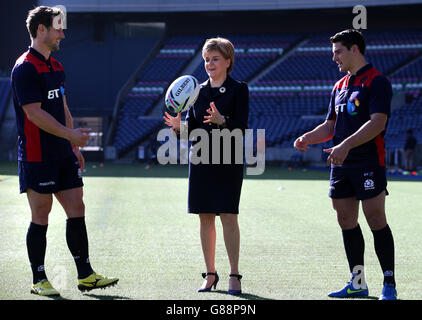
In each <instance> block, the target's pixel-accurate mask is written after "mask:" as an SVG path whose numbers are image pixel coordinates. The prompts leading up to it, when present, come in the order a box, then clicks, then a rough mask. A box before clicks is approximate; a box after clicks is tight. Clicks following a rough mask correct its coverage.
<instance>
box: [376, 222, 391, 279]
mask: <svg viewBox="0 0 422 320" xmlns="http://www.w3.org/2000/svg"><path fill="white" fill-rule="evenodd" d="M372 234H373V235H374V246H375V252H376V254H377V257H378V260H379V262H380V264H381V269H382V272H383V273H384V283H392V284H393V285H394V286H396V282H395V278H394V239H393V234H392V233H391V229H390V227H389V226H388V224H387V225H386V226H385V227H384V228H383V229H381V230H377V231H374V230H372Z"/></svg>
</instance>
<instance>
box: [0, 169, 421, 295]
mask: <svg viewBox="0 0 422 320" xmlns="http://www.w3.org/2000/svg"><path fill="white" fill-rule="evenodd" d="M187 174H188V171H187V167H181V166H176V165H173V166H171V165H169V166H152V167H151V168H147V167H146V166H145V164H141V163H139V164H131V165H123V164H120V165H117V164H110V163H105V165H104V167H100V165H99V164H98V163H88V164H87V171H86V173H85V177H84V183H85V186H84V200H85V205H86V221H87V228H88V236H89V241H90V260H91V263H92V266H93V268H94V269H95V270H96V271H97V272H98V273H100V274H103V275H106V276H116V277H119V278H120V281H119V283H118V285H117V286H115V287H113V288H109V289H106V290H98V291H95V290H94V291H91V292H89V293H85V294H82V293H80V292H79V291H78V289H77V281H76V277H77V275H76V268H75V265H74V262H73V258H72V257H71V255H70V252H69V250H68V248H67V245H66V240H65V214H64V212H63V210H62V208H61V207H60V205H59V204H58V203H57V202H56V201H55V202H54V205H53V209H52V212H51V213H50V221H49V228H48V233H47V239H48V244H47V254H46V261H45V264H46V270H47V275H48V277H49V279H50V281H51V282H52V283H53V285H54V286H55V287H56V289H58V290H59V291H60V293H61V295H62V298H63V299H71V300H87V299H92V300H97V299H122V300H126V299H131V300H132V299H135V300H201V299H209V300H214V299H215V300H225V299H235V300H244V299H247V300H254V299H257V300H261V299H269V300H287V299H289V300H290V299H293V300H299V299H304V300H315V299H317V300H320V299H329V298H327V294H328V293H329V292H331V291H333V290H337V289H340V288H341V287H343V286H344V285H345V283H346V282H347V281H348V279H349V272H348V266H347V261H346V257H345V253H344V249H343V243H342V236H341V232H340V229H339V227H338V225H337V221H336V217H335V214H334V211H333V209H332V207H331V201H330V199H329V198H328V196H327V193H328V172H327V171H312V170H308V171H306V170H302V169H292V170H287V169H280V168H276V167H272V168H270V167H267V169H266V172H265V173H264V174H263V175H262V176H256V177H246V178H245V180H244V184H243V189H242V197H241V202H240V216H239V224H240V231H241V249H240V272H241V274H243V279H242V289H243V292H244V294H242V295H241V296H239V297H233V296H230V295H228V294H227V293H226V292H227V289H228V274H229V264H228V259H227V255H226V250H225V246H224V241H223V236H222V228H221V223H220V221H219V219H218V218H217V249H216V267H217V271H218V273H219V275H220V282H219V284H218V286H217V291H213V292H212V293H202V294H199V293H197V292H196V289H197V288H198V287H199V286H200V285H201V283H202V278H201V272H204V271H205V266H204V261H203V257H202V250H201V246H200V240H199V219H198V217H197V216H195V215H188V214H187V213H186V206H187V182H188V181H187ZM0 180H1V181H0V200H1V201H0V219H1V223H0V234H1V235H2V241H1V242H0V288H1V290H0V300H16V299H24V300H28V299H41V300H43V299H44V300H45V299H48V298H43V297H38V296H35V295H31V294H30V293H29V290H30V285H31V280H32V276H31V271H30V267H29V261H28V258H27V252H26V245H25V237H26V231H27V228H28V225H29V220H30V212H29V206H28V204H27V200H26V195H24V194H22V195H20V194H19V192H18V190H19V181H18V177H17V165H16V164H15V163H1V164H0ZM204 183H206V181H204ZM388 190H389V192H390V195H389V196H388V197H387V202H386V208H387V219H388V223H389V225H390V227H391V229H392V231H393V235H394V238H395V247H396V281H397V290H398V294H399V298H400V299H420V298H421V291H420V288H421V287H422V280H421V279H422V277H421V276H420V266H421V265H422V251H421V250H420V230H421V229H422V214H421V213H422V204H421V201H420V200H421V194H422V192H421V191H422V182H421V181H411V180H397V179H396V180H394V179H389V185H388ZM359 221H360V224H361V227H362V230H363V233H364V237H365V240H366V251H365V266H366V280H367V283H368V285H369V294H370V296H371V297H373V298H374V299H375V298H378V296H379V295H380V293H381V290H382V272H381V268H380V266H379V264H378V260H377V258H376V255H375V251H374V247H373V238H372V233H371V231H370V230H369V228H368V226H367V224H366V221H365V218H364V216H363V214H362V213H361V214H360V219H359Z"/></svg>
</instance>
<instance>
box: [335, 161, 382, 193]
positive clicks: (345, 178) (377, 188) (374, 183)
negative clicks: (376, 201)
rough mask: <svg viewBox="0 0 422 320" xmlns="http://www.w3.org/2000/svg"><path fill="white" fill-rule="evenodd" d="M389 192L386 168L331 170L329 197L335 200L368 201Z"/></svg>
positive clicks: (340, 168) (337, 168) (336, 168)
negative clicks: (350, 198) (353, 199)
mask: <svg viewBox="0 0 422 320" xmlns="http://www.w3.org/2000/svg"><path fill="white" fill-rule="evenodd" d="M383 191H385V192H386V195H388V191H387V176H386V172H385V167H375V168H342V167H334V168H331V174H330V191H329V196H330V198H333V199H341V198H349V197H356V199H357V200H366V199H371V198H374V197H376V196H378V195H379V194H380V193H381V192H383Z"/></svg>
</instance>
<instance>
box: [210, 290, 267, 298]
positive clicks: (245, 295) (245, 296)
mask: <svg viewBox="0 0 422 320" xmlns="http://www.w3.org/2000/svg"><path fill="white" fill-rule="evenodd" d="M213 292H214V293H219V294H224V295H229V296H231V297H233V298H235V297H236V298H242V299H245V300H275V299H270V298H265V297H261V296H257V295H255V294H251V293H241V294H239V295H231V294H229V293H228V292H227V291H224V290H215V291H213Z"/></svg>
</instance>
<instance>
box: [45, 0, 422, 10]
mask: <svg viewBox="0 0 422 320" xmlns="http://www.w3.org/2000/svg"><path fill="white" fill-rule="evenodd" d="M38 3H39V5H45V6H56V5H57V2H56V1H53V0H39V1H38ZM421 3H422V1H421V0H394V1H393V0H361V1H360V3H359V4H360V5H364V6H385V5H388V6H391V5H409V4H421ZM61 5H62V6H64V7H65V8H66V11H67V12H195V11H250V10H291V9H318V8H320V9H322V8H345V7H354V6H355V5H356V1H352V0H337V1H332V0H264V1H258V0H242V1H239V0H216V1H213V2H209V1H208V0H195V1H192V0H160V1H156V0H141V1H140V0H121V1H119V0H102V1H101V2H99V1H97V0H62V1H61Z"/></svg>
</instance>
